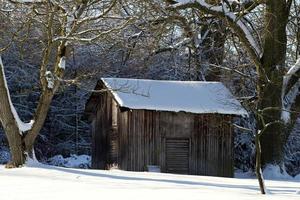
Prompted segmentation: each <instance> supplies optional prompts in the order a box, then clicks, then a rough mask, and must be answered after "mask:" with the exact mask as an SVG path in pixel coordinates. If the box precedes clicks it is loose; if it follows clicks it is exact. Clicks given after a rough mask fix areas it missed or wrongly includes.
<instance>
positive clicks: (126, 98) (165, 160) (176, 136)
mask: <svg viewBox="0 0 300 200" xmlns="http://www.w3.org/2000/svg"><path fill="white" fill-rule="evenodd" d="M85 111H86V113H87V114H88V116H89V119H90V121H91V124H92V168H97V169H105V168H107V167H108V166H110V165H112V164H115V165H118V167H119V168H120V169H123V170H129V171H147V170H149V169H153V168H155V169H159V171H161V172H168V173H181V174H199V175H212V176H225V177H232V176H233V137H234V136H233V128H232V126H231V123H232V119H233V117H234V116H237V115H247V113H246V111H245V110H244V109H243V108H242V106H241V105H240V103H239V102H238V101H237V100H236V99H234V97H233V96H232V94H231V93H230V92H229V90H228V89H227V88H226V87H225V86H224V85H223V84H222V83H219V82H196V81H158V80H143V79H123V78H102V79H101V80H100V81H99V82H98V83H97V86H96V88H95V92H94V93H93V94H92V95H91V97H90V99H89V100H88V102H87V104H86V110H85Z"/></svg>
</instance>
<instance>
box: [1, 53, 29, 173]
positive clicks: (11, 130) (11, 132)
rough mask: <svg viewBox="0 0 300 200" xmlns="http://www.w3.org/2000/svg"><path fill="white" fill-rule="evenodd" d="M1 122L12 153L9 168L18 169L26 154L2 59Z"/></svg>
mask: <svg viewBox="0 0 300 200" xmlns="http://www.w3.org/2000/svg"><path fill="white" fill-rule="evenodd" d="M0 97H1V98H0V121H1V124H2V126H3V129H4V132H5V134H6V136H7V139H8V143H9V147H10V152H11V162H10V163H9V164H8V165H7V166H8V167H18V166H20V165H22V164H24V161H25V154H24V149H23V142H22V136H21V132H20V130H19V127H18V125H17V122H16V119H15V116H14V114H13V111H12V109H13V108H11V106H12V105H11V103H10V97H9V92H8V88H7V84H6V77H5V74H4V67H3V64H2V61H1V57H0Z"/></svg>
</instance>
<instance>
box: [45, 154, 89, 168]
mask: <svg viewBox="0 0 300 200" xmlns="http://www.w3.org/2000/svg"><path fill="white" fill-rule="evenodd" d="M47 163H48V164H50V165H55V166H60V167H68V168H85V169H87V168H90V167H91V157H90V156H88V155H74V154H72V155H71V156H70V157H66V158H64V157H63V156H62V155H56V156H54V157H52V158H50V159H48V161H47Z"/></svg>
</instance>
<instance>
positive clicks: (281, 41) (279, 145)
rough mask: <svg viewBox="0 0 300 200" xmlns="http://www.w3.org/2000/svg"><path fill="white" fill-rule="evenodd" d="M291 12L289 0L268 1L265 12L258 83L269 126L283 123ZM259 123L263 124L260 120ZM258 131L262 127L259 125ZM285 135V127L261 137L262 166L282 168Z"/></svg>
mask: <svg viewBox="0 0 300 200" xmlns="http://www.w3.org/2000/svg"><path fill="white" fill-rule="evenodd" d="M288 14H289V8H288V5H287V3H286V0H267V1H266V11H265V30H264V36H263V41H264V44H263V45H264V46H263V50H264V51H263V52H264V53H263V57H262V59H261V63H262V68H263V70H260V71H259V80H258V86H257V90H258V98H259V99H258V100H259V102H258V108H259V109H260V110H264V109H266V108H271V107H273V108H277V109H268V111H265V112H264V113H263V118H264V120H265V122H266V123H269V122H272V121H278V120H281V112H280V108H281V89H282V82H283V75H284V72H285V59H286V45H287V36H286V25H287V21H288ZM258 121H260V120H258ZM258 126H259V127H258V128H259V129H260V130H262V129H263V125H262V124H260V123H259V125H258ZM285 138H286V137H285V133H284V128H283V126H282V125H278V124H277V125H273V126H272V127H269V128H268V129H267V130H266V131H265V132H264V134H263V135H262V136H261V146H262V162H263V163H264V164H266V163H274V164H279V163H280V162H281V160H282V155H283V148H284V144H285Z"/></svg>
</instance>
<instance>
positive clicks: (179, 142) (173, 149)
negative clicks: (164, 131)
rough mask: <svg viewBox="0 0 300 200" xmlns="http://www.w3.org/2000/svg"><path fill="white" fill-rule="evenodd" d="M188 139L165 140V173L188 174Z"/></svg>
mask: <svg viewBox="0 0 300 200" xmlns="http://www.w3.org/2000/svg"><path fill="white" fill-rule="evenodd" d="M189 157H190V139H189V138H166V140H165V159H166V160H165V164H166V172H168V173H177V174H189Z"/></svg>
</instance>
